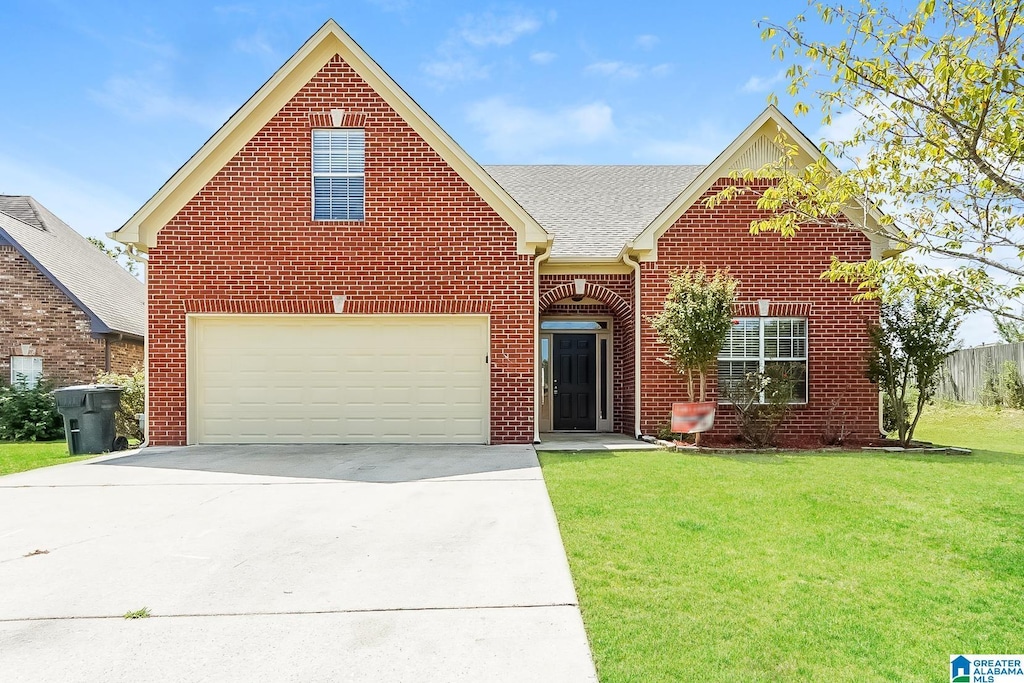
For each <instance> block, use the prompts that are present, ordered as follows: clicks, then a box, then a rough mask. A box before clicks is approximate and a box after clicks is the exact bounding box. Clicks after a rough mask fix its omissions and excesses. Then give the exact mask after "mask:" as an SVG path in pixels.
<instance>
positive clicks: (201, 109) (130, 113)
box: [89, 75, 232, 128]
mask: <svg viewBox="0 0 1024 683" xmlns="http://www.w3.org/2000/svg"><path fill="white" fill-rule="evenodd" d="M89 94H90V95H91V96H92V98H93V99H94V100H95V101H96V102H98V103H99V104H101V105H103V106H105V107H106V108H108V109H110V110H111V111H114V112H116V113H118V114H120V115H121V116H124V117H125V118H127V119H132V120H147V119H182V120H185V121H190V122H192V123H195V124H198V125H200V126H203V127H205V128H216V127H218V126H220V125H221V124H222V123H224V121H226V120H227V118H228V116H229V115H230V114H231V111H232V109H231V107H229V106H225V105H221V104H212V103H208V102H200V101H198V100H195V99H193V98H191V97H187V96H184V95H174V94H172V93H170V92H167V91H166V90H164V89H162V88H161V87H160V86H159V85H157V83H156V79H155V78H154V77H152V76H144V75H136V76H113V77H111V78H108V79H107V81H106V82H105V83H104V84H103V87H102V88H100V89H99V90H93V91H91V92H90V93H89Z"/></svg>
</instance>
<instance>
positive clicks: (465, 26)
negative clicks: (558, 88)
mask: <svg viewBox="0 0 1024 683" xmlns="http://www.w3.org/2000/svg"><path fill="white" fill-rule="evenodd" d="M554 16H555V15H554V14H553V13H550V14H549V15H548V19H549V20H551V21H554ZM542 24H543V22H542V21H541V20H540V19H538V18H537V17H536V16H534V15H532V14H525V13H522V12H510V13H507V14H494V13H491V12H488V13H486V14H469V15H466V16H464V17H462V19H460V20H459V25H458V27H457V28H456V29H455V30H453V31H451V32H450V33H449V34H448V37H447V39H445V41H444V42H442V43H441V44H440V45H439V46H438V48H437V54H436V56H435V57H434V58H433V59H431V60H429V61H427V62H426V63H424V64H423V65H422V67H421V68H422V69H423V71H424V73H426V74H427V75H428V76H430V77H431V79H433V80H434V82H435V85H437V86H438V87H442V88H443V87H444V86H445V85H447V84H449V83H454V82H464V81H471V80H479V79H483V78H487V77H488V75H489V68H488V66H487V65H486V64H482V63H481V62H480V59H479V57H478V55H479V53H480V51H481V50H484V49H486V48H493V47H505V46H508V45H511V44H512V43H514V42H515V41H516V40H518V39H519V38H520V37H522V36H524V35H527V34H529V33H533V32H534V31H536V30H538V29H539V28H540V27H541V26H542ZM534 55H537V58H536V59H535V58H534V56H533V55H531V59H533V61H534V62H535V63H537V64H545V63H547V62H546V61H544V60H545V59H546V60H547V61H551V59H554V57H555V55H554V54H552V53H548V52H537V53H534Z"/></svg>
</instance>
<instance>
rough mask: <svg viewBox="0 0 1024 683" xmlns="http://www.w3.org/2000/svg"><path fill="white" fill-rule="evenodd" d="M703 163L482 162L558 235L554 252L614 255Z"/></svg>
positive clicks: (567, 255) (692, 176) (674, 196)
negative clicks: (659, 164) (645, 164)
mask: <svg viewBox="0 0 1024 683" xmlns="http://www.w3.org/2000/svg"><path fill="white" fill-rule="evenodd" d="M704 168H705V167H704V166H484V170H486V171H487V172H488V173H489V174H491V177H492V178H494V179H495V180H496V181H498V184H500V185H501V186H502V187H504V188H505V190H507V191H508V193H509V194H511V195H512V198H513V199H515V200H516V201H517V202H519V204H520V205H521V206H522V207H523V208H524V209H526V210H527V211H528V212H529V213H530V215H532V216H533V217H534V218H535V219H536V220H537V222H538V223H540V224H541V226H543V227H544V229H545V230H547V231H548V232H550V233H551V234H553V235H554V236H555V240H554V244H553V245H552V248H551V256H552V257H553V258H557V257H574V256H575V257H598V258H601V257H615V256H617V255H618V254H619V252H620V251H621V250H622V247H623V246H624V245H625V244H626V242H628V241H630V240H631V239H633V238H634V237H636V236H637V235H638V234H640V232H642V231H643V229H644V228H646V227H647V226H648V225H650V223H651V221H653V220H654V219H655V218H656V217H657V216H658V214H659V213H661V211H662V210H663V209H664V208H665V207H666V206H668V205H669V204H670V203H671V202H672V200H673V199H675V198H676V197H677V196H679V194H680V193H682V191H683V189H684V188H685V187H686V186H687V185H689V184H690V183H691V182H692V181H693V180H694V179H695V178H696V177H697V176H698V175H700V172H701V171H703V170H704Z"/></svg>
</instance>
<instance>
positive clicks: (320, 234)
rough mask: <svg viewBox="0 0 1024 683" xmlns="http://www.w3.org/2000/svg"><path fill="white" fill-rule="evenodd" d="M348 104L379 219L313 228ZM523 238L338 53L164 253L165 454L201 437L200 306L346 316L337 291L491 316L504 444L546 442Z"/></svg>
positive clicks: (162, 241)
mask: <svg viewBox="0 0 1024 683" xmlns="http://www.w3.org/2000/svg"><path fill="white" fill-rule="evenodd" d="M332 109H343V110H345V111H346V112H347V113H349V114H353V115H355V114H358V115H360V116H361V117H362V118H361V119H360V120H361V121H362V122H363V125H364V128H365V132H366V171H365V173H366V204H365V209H366V218H365V220H363V221H351V222H339V221H314V220H312V218H311V209H310V189H311V187H310V144H311V130H312V126H313V123H314V122H316V121H317V118H316V116H315V115H317V114H321V113H322V112H326V111H330V110H332ZM311 115H314V116H311ZM516 239H517V238H516V233H515V231H514V230H513V229H512V228H511V227H509V226H508V225H507V224H506V223H505V222H504V221H503V220H502V219H501V218H500V217H499V216H498V214H497V213H495V211H494V210H493V209H492V208H491V207H490V206H489V205H488V204H487V203H485V202H484V201H483V200H482V199H481V198H480V197H479V195H478V194H477V193H476V192H475V191H474V190H473V189H472V188H471V187H470V186H469V185H468V184H467V183H466V182H465V181H464V180H463V179H462V178H461V177H460V176H459V175H458V174H457V173H456V172H455V171H454V170H453V169H452V168H451V167H450V166H449V165H448V164H447V163H446V162H445V161H444V160H443V159H441V157H440V156H439V155H438V154H437V153H436V152H435V151H434V150H433V149H432V148H431V147H430V146H429V145H428V144H427V143H426V142H425V141H424V140H423V139H422V138H421V137H420V136H419V135H418V134H417V133H416V132H415V131H414V130H413V129H412V128H411V127H410V126H409V125H408V124H407V123H406V122H405V121H404V120H403V119H402V118H401V117H400V116H399V115H398V114H397V113H396V112H395V111H394V110H393V109H392V108H391V107H390V106H388V104H387V103H386V102H385V101H384V100H383V99H382V98H381V97H380V96H379V95H378V94H377V93H376V92H374V91H373V90H372V89H371V88H370V87H369V86H368V85H367V84H366V83H365V82H364V81H363V80H362V79H361V78H360V77H359V76H358V75H357V74H356V73H355V72H354V71H353V70H352V69H351V68H350V67H349V66H348V65H347V64H345V63H344V62H343V61H342V60H341V59H340V58H339V57H335V58H333V59H332V60H331V61H330V62H329V63H328V64H326V65H325V66H324V67H323V68H322V69H321V70H320V72H319V73H318V74H317V75H316V76H314V77H313V78H312V79H311V80H310V82H309V83H308V84H307V85H305V86H304V87H303V88H302V89H301V90H300V91H299V92H298V93H297V94H296V95H295V97H293V98H292V99H291V100H290V101H289V102H288V103H287V104H286V105H285V106H284V107H283V108H282V109H281V110H280V111H279V112H278V113H277V114H276V115H275V116H274V117H273V118H272V119H271V121H270V122H269V123H268V124H267V125H266V126H265V127H264V128H263V130H261V131H260V132H259V133H257V134H256V135H255V136H254V137H253V138H252V139H251V140H250V141H249V142H248V143H246V145H245V146H244V147H243V148H242V149H241V150H240V151H239V152H238V153H237V154H236V155H235V156H234V158H233V159H231V161H229V162H228V163H227V164H226V165H225V166H224V168H223V169H221V170H220V171H219V172H218V173H217V174H216V175H215V176H214V177H213V178H212V179H211V180H210V182H208V183H207V184H206V186H205V187H204V188H203V189H202V190H201V191H200V192H199V193H198V194H197V195H196V196H195V197H194V198H193V199H192V200H191V201H190V202H189V203H188V204H187V205H186V206H185V207H184V208H183V209H182V210H181V211H180V212H179V213H178V214H177V215H176V216H175V217H174V218H173V219H172V220H171V221H170V222H169V223H168V224H167V225H166V226H165V227H164V228H163V229H162V230H161V232H160V237H159V242H158V244H157V245H156V246H155V247H153V248H152V249H151V250H150V252H149V255H150V261H149V338H150V340H151V343H150V366H149V367H150V389H149V398H150V406H149V415H150V421H149V430H150V432H149V438H150V441H151V443H153V444H183V443H185V440H186V408H185V405H186V385H185V311H186V308H187V306H192V310H204V311H208V312H217V311H224V312H230V311H235V310H247V311H252V312H260V311H274V310H283V311H289V310H292V311H310V312H314V311H315V312H323V313H325V314H332V315H333V313H329V312H330V311H332V310H333V309H332V308H331V297H332V296H334V295H343V296H345V297H347V299H346V304H345V311H346V312H353V311H358V310H363V311H367V310H378V311H379V312H392V313H403V312H404V313H413V312H429V311H435V312H442V311H445V310H456V311H462V312H483V311H485V312H489V314H490V324H491V358H492V364H491V411H490V413H491V416H492V417H491V440H492V441H493V442H495V443H502V442H519V443H523V442H529V441H532V439H533V259H532V257H530V256H522V255H519V254H517V252H516ZM187 302H191V303H187ZM382 309H386V310H382ZM481 309H482V310H481Z"/></svg>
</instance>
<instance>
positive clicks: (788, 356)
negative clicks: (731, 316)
mask: <svg viewBox="0 0 1024 683" xmlns="http://www.w3.org/2000/svg"><path fill="white" fill-rule="evenodd" d="M752 374H753V375H759V376H767V377H773V376H774V377H777V376H780V375H784V376H785V377H787V378H788V379H789V380H790V381H792V382H793V395H792V399H791V400H790V403H806V402H807V320H806V319H805V318H739V319H738V320H734V321H733V326H732V329H731V330H730V332H729V337H728V338H727V339H726V341H725V344H724V345H723V346H722V350H721V351H720V352H719V354H718V395H719V400H720V401H723V402H724V401H728V400H729V396H737V397H738V396H740V395H743V394H744V393H745V392H746V391H747V390H749V386H750V383H749V382H747V381H746V378H747V376H748V375H752ZM757 400H759V401H761V402H765V391H764V387H763V386H762V387H761V390H760V395H759V396H758V397H757Z"/></svg>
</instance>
